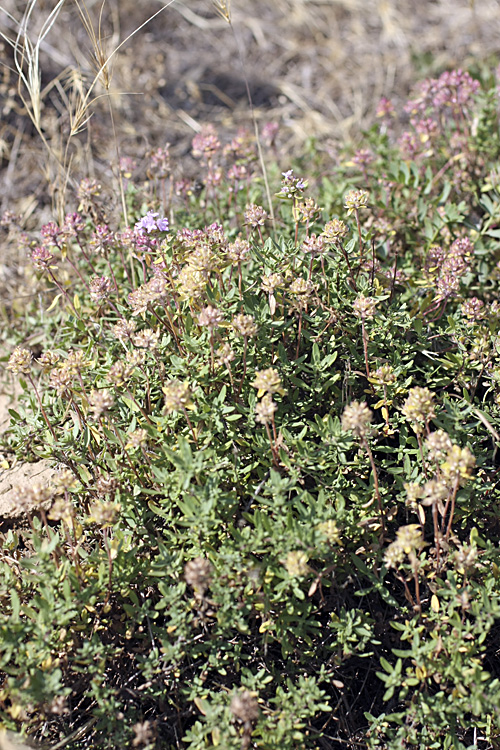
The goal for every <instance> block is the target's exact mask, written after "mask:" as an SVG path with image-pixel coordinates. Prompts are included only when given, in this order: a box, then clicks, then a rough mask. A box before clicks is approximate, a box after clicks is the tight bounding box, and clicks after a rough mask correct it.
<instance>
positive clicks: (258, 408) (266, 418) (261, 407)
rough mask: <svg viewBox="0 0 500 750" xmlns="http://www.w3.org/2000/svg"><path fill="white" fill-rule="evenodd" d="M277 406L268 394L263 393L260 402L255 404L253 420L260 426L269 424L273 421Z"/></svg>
mask: <svg viewBox="0 0 500 750" xmlns="http://www.w3.org/2000/svg"><path fill="white" fill-rule="evenodd" d="M277 408H278V407H277V405H276V404H275V402H274V401H273V399H272V396H271V394H270V393H265V394H264V396H263V397H262V399H261V401H257V403H256V404H255V419H256V421H257V422H260V424H270V423H271V422H272V421H273V418H274V414H275V413H276V410H277Z"/></svg>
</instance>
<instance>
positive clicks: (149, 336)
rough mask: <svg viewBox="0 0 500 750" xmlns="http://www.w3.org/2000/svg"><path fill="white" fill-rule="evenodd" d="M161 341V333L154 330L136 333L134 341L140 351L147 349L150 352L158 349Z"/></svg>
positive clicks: (149, 329)
mask: <svg viewBox="0 0 500 750" xmlns="http://www.w3.org/2000/svg"><path fill="white" fill-rule="evenodd" d="M159 339H160V331H154V330H153V329H152V328H145V329H144V330H142V331H139V333H136V334H135V336H134V337H133V339H132V341H133V342H134V346H137V347H138V348H139V349H147V350H148V351H150V352H154V351H156V349H158V341H159Z"/></svg>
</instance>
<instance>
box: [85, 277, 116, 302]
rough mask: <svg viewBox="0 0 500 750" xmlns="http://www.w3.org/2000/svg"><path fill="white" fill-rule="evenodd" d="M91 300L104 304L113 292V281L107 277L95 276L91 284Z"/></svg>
mask: <svg viewBox="0 0 500 750" xmlns="http://www.w3.org/2000/svg"><path fill="white" fill-rule="evenodd" d="M89 289H90V299H91V300H92V302H95V303H97V304H98V303H99V302H103V301H104V300H105V299H106V297H109V293H110V291H111V279H109V278H108V277H107V276H94V277H93V278H92V279H91V280H90V283H89Z"/></svg>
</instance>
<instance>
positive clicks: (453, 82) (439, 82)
mask: <svg viewBox="0 0 500 750" xmlns="http://www.w3.org/2000/svg"><path fill="white" fill-rule="evenodd" d="M479 85H480V84H479V81H476V80H474V78H472V77H471V76H470V75H469V73H467V72H466V71H463V70H460V69H459V70H450V71H445V72H444V73H442V74H441V75H440V76H439V78H428V79H426V80H425V81H423V82H422V83H421V84H420V92H419V96H417V98H416V99H413V100H411V101H409V102H408V103H407V105H406V107H405V111H406V112H408V113H409V114H410V115H417V114H418V115H420V117H421V116H423V115H424V114H425V113H426V112H427V111H428V110H429V109H431V110H432V111H433V112H434V114H435V115H445V114H446V113H447V112H451V113H452V114H453V115H458V114H463V113H464V112H465V111H466V110H467V109H469V108H470V106H471V104H472V100H473V97H474V94H476V92H477V91H478V89H479Z"/></svg>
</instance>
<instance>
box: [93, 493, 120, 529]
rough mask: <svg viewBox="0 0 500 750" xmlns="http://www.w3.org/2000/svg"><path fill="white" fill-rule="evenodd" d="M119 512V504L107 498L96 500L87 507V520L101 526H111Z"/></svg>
mask: <svg viewBox="0 0 500 750" xmlns="http://www.w3.org/2000/svg"><path fill="white" fill-rule="evenodd" d="M119 512H120V504H119V503H113V502H111V501H109V500H107V501H106V500H96V502H95V503H93V504H92V505H91V506H90V508H89V515H88V518H87V520H88V521H89V522H90V523H96V524H98V525H99V526H101V527H102V528H109V527H110V526H113V524H114V523H115V521H116V518H117V516H118V513H119Z"/></svg>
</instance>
